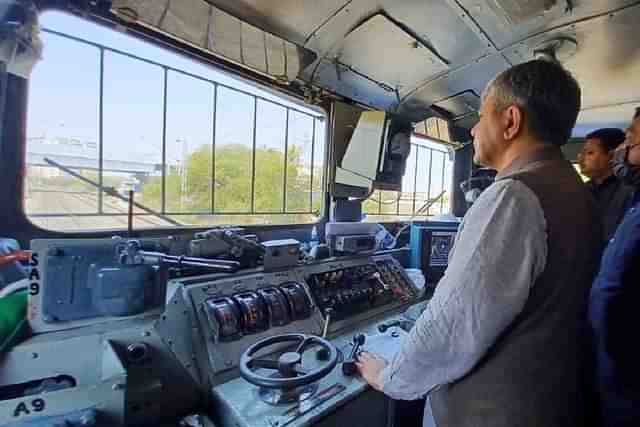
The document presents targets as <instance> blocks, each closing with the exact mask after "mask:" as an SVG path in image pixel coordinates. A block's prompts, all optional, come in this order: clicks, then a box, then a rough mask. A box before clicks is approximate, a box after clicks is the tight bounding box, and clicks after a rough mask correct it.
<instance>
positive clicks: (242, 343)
mask: <svg viewBox="0 0 640 427" xmlns="http://www.w3.org/2000/svg"><path fill="white" fill-rule="evenodd" d="M372 260H373V261H375V260H387V262H393V263H396V262H397V261H394V260H393V259H392V258H391V257H390V256H389V255H381V256H374V257H367V256H357V257H351V258H346V259H340V260H328V261H322V262H318V263H314V264H309V265H306V266H300V267H296V268H292V269H288V270H282V271H279V272H270V273H267V272H262V271H258V272H253V273H246V274H235V275H233V276H231V277H221V276H220V275H205V276H200V277H197V278H186V279H176V280H174V281H172V282H171V283H170V285H169V287H170V288H174V287H178V288H180V289H182V292H183V293H184V301H185V305H186V306H187V307H188V310H190V313H191V314H190V315H191V316H193V319H196V320H195V321H197V327H196V329H194V332H196V330H197V334H199V335H200V338H199V340H198V341H199V342H200V343H202V344H203V347H204V348H203V349H200V350H199V349H198V348H195V347H194V349H193V351H194V352H195V354H196V356H198V352H199V351H205V352H206V363H207V364H206V366H201V367H200V368H199V369H200V372H201V373H205V372H206V373H208V375H209V381H210V382H211V384H212V385H216V384H219V383H221V382H224V381H227V380H228V379H229V378H230V377H229V376H231V378H232V377H233V375H237V374H234V372H235V370H234V368H236V367H237V364H238V362H239V360H240V355H241V354H242V352H243V351H244V349H246V348H247V347H248V346H249V345H250V344H251V343H253V342H256V341H258V340H260V339H262V338H265V337H267V336H272V335H275V334H283V333H305V334H313V335H320V334H321V333H322V328H323V326H324V319H323V317H322V315H321V314H320V312H319V310H318V309H317V307H316V306H315V304H313V306H312V314H311V317H309V318H307V319H304V320H299V321H295V322H292V323H290V324H288V325H285V326H280V327H272V328H270V329H268V330H266V331H263V332H259V333H255V334H251V335H245V336H243V337H242V338H240V339H238V340H236V341H228V342H220V341H218V339H217V337H216V336H215V334H214V332H215V331H213V330H212V329H211V327H210V326H209V325H210V324H209V319H208V318H207V316H206V313H205V311H204V309H203V307H204V302H205V301H206V300H207V299H210V298H219V297H225V296H231V295H234V294H236V293H238V292H246V291H254V290H257V289H261V288H264V287H271V286H275V287H278V286H280V285H282V284H285V283H290V282H296V283H300V284H302V286H303V288H304V289H305V292H306V293H307V296H308V298H309V300H310V301H313V297H312V295H311V292H310V290H309V288H308V285H307V284H306V282H305V278H306V277H307V276H309V275H311V274H317V273H321V272H326V271H333V270H338V269H343V268H348V267H352V266H358V265H363V264H367V263H369V262H371V261H372ZM403 277H404V278H405V280H406V281H407V283H410V282H409V279H408V277H406V275H405V276H403ZM410 303H411V302H410V301H408V302H400V301H395V302H393V303H390V304H389V305H386V306H382V307H378V308H375V309H371V310H369V311H366V312H364V313H361V314H358V315H354V316H352V317H350V318H347V319H344V320H340V321H336V322H331V324H330V326H329V336H333V335H335V334H336V333H339V332H344V331H345V330H348V329H349V328H352V327H353V326H354V325H356V324H359V323H362V322H366V321H368V320H370V319H374V318H376V317H379V316H381V315H385V314H386V315H388V313H393V312H398V311H399V310H402V309H404V308H406V307H407V306H408V304H410ZM171 305H172V304H168V305H167V307H169V306H171ZM178 306H180V304H178ZM179 311H180V310H177V311H176V313H178V312H179ZM178 317H179V315H178ZM195 321H194V322H195ZM169 323H170V322H169ZM174 327H176V326H174ZM194 327H195V326H194ZM179 333H183V334H185V332H184V331H175V332H172V333H163V335H165V336H170V335H174V336H175V335H176V334H179ZM197 345H200V344H197ZM174 347H175V345H174ZM185 354H186V352H185ZM179 358H181V357H179ZM184 360H186V359H184ZM203 377H204V374H203ZM204 381H205V378H202V382H203V383H204Z"/></svg>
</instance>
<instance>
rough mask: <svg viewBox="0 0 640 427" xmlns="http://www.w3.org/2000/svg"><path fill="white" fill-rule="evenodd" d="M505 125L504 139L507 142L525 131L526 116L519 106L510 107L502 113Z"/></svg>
mask: <svg viewBox="0 0 640 427" xmlns="http://www.w3.org/2000/svg"><path fill="white" fill-rule="evenodd" d="M502 119H503V121H504V122H503V125H504V131H503V137H504V139H505V141H512V140H514V139H515V138H516V137H517V136H518V135H520V133H521V132H522V130H523V127H524V114H523V111H522V109H521V108H520V107H518V106H517V105H510V106H508V107H507V108H505V109H504V111H503V112H502Z"/></svg>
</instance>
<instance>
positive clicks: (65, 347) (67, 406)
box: [0, 335, 127, 425]
mask: <svg viewBox="0 0 640 427" xmlns="http://www.w3.org/2000/svg"><path fill="white" fill-rule="evenodd" d="M55 338H57V339H54V340H41V341H36V342H27V343H25V344H23V345H20V346H19V347H17V348H14V349H13V350H12V351H10V352H9V353H8V354H6V356H5V357H4V358H3V364H2V370H0V385H2V386H6V385H10V384H20V383H24V382H28V381H34V380H39V379H42V378H49V377H52V376H56V375H67V376H70V377H72V378H74V379H75V381H76V386H75V387H72V388H65V389H62V390H57V391H49V392H44V393H39V394H34V395H30V396H24V397H17V398H14V399H10V400H2V401H0V424H2V425H5V424H7V423H9V422H15V421H30V420H36V419H38V418H40V417H50V416H60V415H64V414H66V413H69V412H74V411H77V410H84V409H88V408H96V410H97V411H98V413H99V416H100V419H101V420H102V421H103V422H104V424H101V425H109V424H111V425H122V424H124V422H125V392H126V385H127V374H126V370H125V369H124V366H123V364H122V362H121V361H120V360H119V357H118V355H117V354H116V351H115V349H114V348H113V345H112V344H111V343H109V342H108V341H104V342H102V341H101V339H100V336H99V335H89V336H79V337H71V338H68V339H64V337H63V336H57V337H55ZM88 350H89V351H88ZM35 399H41V400H42V401H43V405H42V406H43V409H42V410H39V411H36V410H33V407H32V405H33V403H32V402H33V401H34V400H35ZM20 404H23V405H26V407H27V411H20V410H19V409H18V408H19V405H20Z"/></svg>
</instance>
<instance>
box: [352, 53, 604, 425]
mask: <svg viewBox="0 0 640 427" xmlns="http://www.w3.org/2000/svg"><path fill="white" fill-rule="evenodd" d="M579 109H580V88H579V86H578V83H577V82H576V81H575V79H574V78H573V77H572V76H571V75H570V74H569V73H568V72H567V71H566V70H564V69H563V68H562V67H561V66H560V65H559V64H557V63H555V62H552V61H547V60H534V61H529V62H526V63H523V64H519V65H516V66H514V67H512V68H510V69H508V70H506V71H504V72H503V73H501V74H500V75H498V76H497V77H496V78H495V79H494V80H493V81H492V82H490V83H489V85H488V87H487V88H486V90H485V93H484V95H483V100H482V107H481V110H480V120H479V122H478V123H477V124H476V125H475V126H474V128H473V129H472V131H471V133H472V135H473V137H474V141H473V145H474V150H475V154H474V161H475V162H476V163H478V164H480V165H482V166H484V167H488V168H491V169H495V170H496V171H497V172H498V173H497V176H496V179H495V182H494V184H492V185H491V186H490V187H489V188H487V189H486V190H485V191H483V192H482V194H481V195H480V197H479V198H478V200H476V201H475V203H474V204H473V205H472V206H471V208H470V209H469V211H468V212H467V214H466V215H465V218H464V220H463V221H462V223H461V225H460V230H459V232H458V235H457V240H456V243H455V246H454V248H453V252H452V254H451V255H450V260H449V267H448V268H447V270H446V272H445V275H444V277H443V278H442V279H441V280H440V282H439V284H438V286H437V288H436V291H435V293H434V295H433V298H432V299H431V300H430V301H429V303H428V305H427V307H426V309H425V311H424V312H423V313H422V315H421V316H420V317H419V318H418V320H417V321H416V324H415V326H414V327H413V328H412V330H411V331H410V333H409V334H408V335H407V337H406V339H405V340H404V341H403V343H402V345H401V347H400V349H399V351H398V353H397V354H396V355H395V356H394V358H393V359H392V360H389V361H387V360H384V359H383V358H382V357H380V356H378V355H375V354H372V353H363V354H362V355H361V356H360V357H359V361H358V366H359V369H360V373H361V374H362V376H363V378H364V379H365V380H366V381H367V382H368V383H369V384H370V385H371V386H372V387H373V388H375V389H377V390H380V391H382V392H383V393H385V394H387V395H388V396H390V397H392V398H395V399H405V400H407V399H408V400H411V399H417V398H420V397H422V396H424V395H425V394H427V405H426V408H425V417H424V425H426V426H437V427H454V426H455V427H484V426H486V427H489V426H491V427H513V426H519V427H540V426H545V427H560V426H562V427H566V426H581V425H584V422H583V411H584V407H583V406H584V405H583V394H582V383H583V376H584V375H585V372H584V367H583V362H584V360H583V359H585V355H584V353H585V352H584V349H585V343H584V340H585V338H586V333H585V330H586V327H585V326H586V320H585V319H586V309H587V300H588V295H589V288H590V286H591V282H592V279H593V273H594V270H595V268H596V267H597V260H598V255H599V249H600V246H601V237H600V234H599V233H598V234H596V233H594V232H593V230H594V229H598V230H599V227H600V224H599V219H598V217H597V214H596V210H595V206H594V204H593V198H592V197H591V195H590V194H589V190H588V189H587V188H586V187H585V186H584V184H583V183H582V181H581V179H580V177H579V176H578V174H577V173H576V171H575V169H574V168H573V167H572V165H571V164H570V163H569V162H568V161H567V160H566V159H565V158H564V157H563V155H562V152H561V150H560V146H561V145H563V144H565V143H566V142H567V140H568V139H569V137H570V135H571V131H572V129H573V127H574V125H575V122H576V118H577V116H578V111H579Z"/></svg>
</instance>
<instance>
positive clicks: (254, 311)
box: [233, 292, 269, 334]
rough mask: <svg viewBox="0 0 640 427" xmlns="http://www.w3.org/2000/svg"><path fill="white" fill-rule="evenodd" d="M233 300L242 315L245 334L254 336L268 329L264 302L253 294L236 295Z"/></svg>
mask: <svg viewBox="0 0 640 427" xmlns="http://www.w3.org/2000/svg"><path fill="white" fill-rule="evenodd" d="M233 299H234V300H235V301H236V302H237V303H238V306H239V307H240V312H241V313H242V329H243V331H244V333H245V334H255V333H256V332H261V331H264V330H266V329H268V328H269V321H268V318H267V310H266V308H265V304H264V300H263V299H262V298H260V296H259V295H258V294H257V293H255V292H244V293H241V294H236V295H234V296H233Z"/></svg>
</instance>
